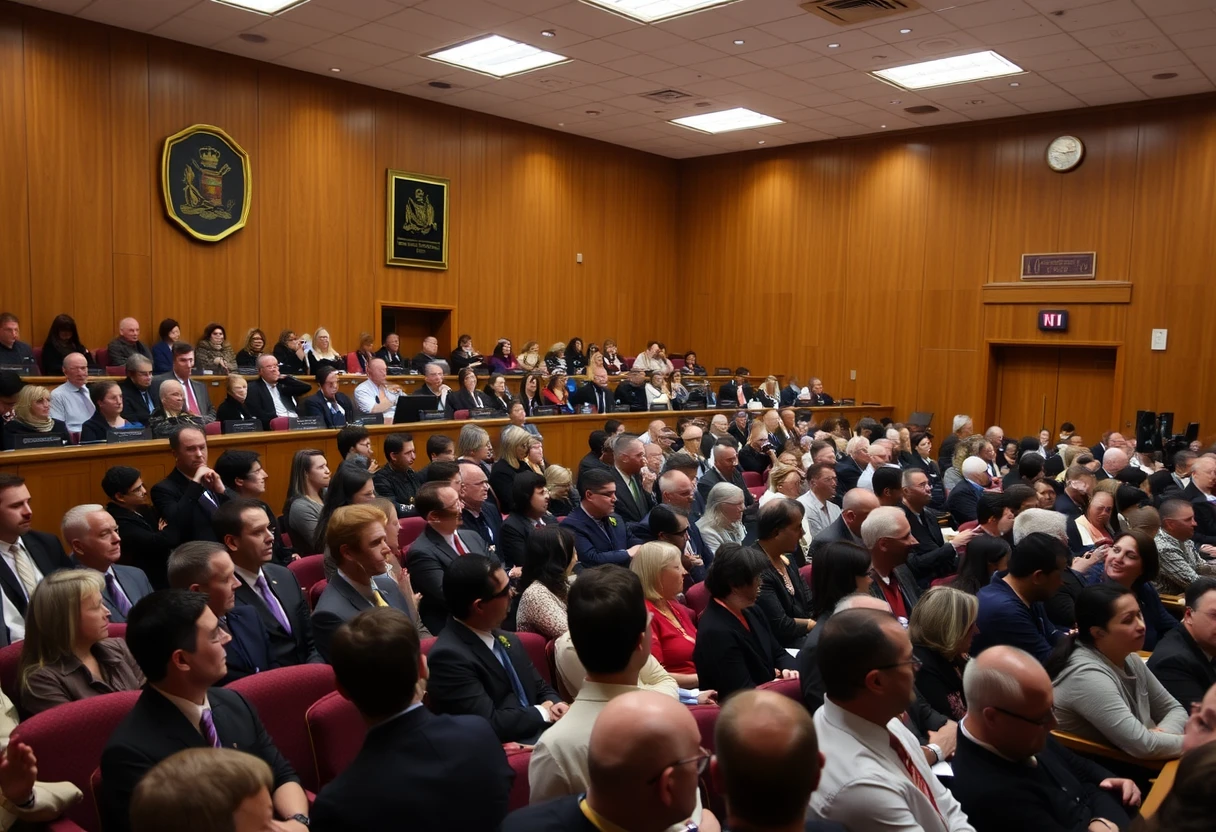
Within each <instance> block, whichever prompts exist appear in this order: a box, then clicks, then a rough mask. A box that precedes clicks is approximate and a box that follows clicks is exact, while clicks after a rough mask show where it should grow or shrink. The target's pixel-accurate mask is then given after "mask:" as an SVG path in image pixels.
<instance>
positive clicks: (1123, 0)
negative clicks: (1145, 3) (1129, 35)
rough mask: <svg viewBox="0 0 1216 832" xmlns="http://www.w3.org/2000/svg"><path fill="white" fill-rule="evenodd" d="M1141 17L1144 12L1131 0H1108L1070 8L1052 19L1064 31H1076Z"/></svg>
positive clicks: (1112, 24)
mask: <svg viewBox="0 0 1216 832" xmlns="http://www.w3.org/2000/svg"><path fill="white" fill-rule="evenodd" d="M1143 17H1144V13H1143V12H1141V11H1140V9H1139V8H1138V7H1137V6H1136V4H1135V3H1133V2H1132V0H1110V1H1109V2H1106V3H1097V4H1095V5H1092V6H1082V7H1080V8H1077V9H1070V10H1069V11H1067V12H1066V13H1064V14H1063V15H1061V16H1059V17H1055V18H1052V19H1053V20H1055V22H1056V25H1057V26H1059V27H1060V28H1061V29H1063V30H1064V31H1066V32H1076V31H1078V30H1080V29H1093V28H1094V27H1096V26H1114V25H1115V24H1117V23H1127V22H1129V21H1132V20H1141V19H1143Z"/></svg>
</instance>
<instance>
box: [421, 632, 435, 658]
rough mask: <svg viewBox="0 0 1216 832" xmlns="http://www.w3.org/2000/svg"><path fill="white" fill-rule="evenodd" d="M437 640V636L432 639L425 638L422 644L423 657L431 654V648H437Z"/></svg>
mask: <svg viewBox="0 0 1216 832" xmlns="http://www.w3.org/2000/svg"><path fill="white" fill-rule="evenodd" d="M436 638H437V637H436V636H431V637H430V638H424V639H423V640H422V644H421V648H422V655H424V656H425V655H427V654H428V653H430V652H431V648H432V647H434V646H435V641H436Z"/></svg>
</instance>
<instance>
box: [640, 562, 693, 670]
mask: <svg viewBox="0 0 1216 832" xmlns="http://www.w3.org/2000/svg"><path fill="white" fill-rule="evenodd" d="M629 568H630V569H631V570H632V571H633V573H634V574H635V575H637V576H638V578H639V579H640V580H641V582H642V592H643V593H644V594H645V595H646V609H647V610H649V611H650V614H651V615H652V616H653V619H652V621H651V639H650V655H652V656H654V657H655V660H656V661H658V663H659V664H661V665H663V669H664V670H666V671H667V672H668V673H670V674H671V675H672V676H673V677H674V678H675V680H676V683H677V684H678V685H679V686H680V687H682V688H684V689H686V690H688V689H693V688H697V687H699V685H698V684H697V666H696V665H695V664H693V661H692V651H693V648H694V647H696V645H697V628H696V625H695V624H693V615H692V611H691V610H689V609H688V608H687V607H685V606H684V605H683V604H681V603H680V602H679V601H678V600H677V598H678V596H679V595H680V593H681V592H683V591H684V575H685V574H686V573H685V570H684V565H683V563H682V559H681V556H680V550H679V549H677V548H676V547H675V546H673V545H671V544H670V543H663V542H661V541H658V540H653V541H651V542H649V543H643V544H642V545H641V546H640V547H639V548H638V551H637V554H635V555H634V556H633V560H631V561H630V562H629Z"/></svg>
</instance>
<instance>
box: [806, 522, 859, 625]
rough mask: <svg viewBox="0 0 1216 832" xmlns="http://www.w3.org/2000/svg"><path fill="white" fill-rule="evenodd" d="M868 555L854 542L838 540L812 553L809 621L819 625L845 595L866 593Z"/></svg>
mask: <svg viewBox="0 0 1216 832" xmlns="http://www.w3.org/2000/svg"><path fill="white" fill-rule="evenodd" d="M873 582H874V579H873V578H871V577H870V553H869V552H867V551H866V550H865V548H863V547H861V546H858V545H857V544H856V543H846V542H844V541H838V542H833V543H829V544H827V545H826V546H823V547H821V548H820V549H819V550H818V551H817V552H815V554H814V556H813V558H812V567H811V618H813V619H815V620H816V621H817V622H819V623H823V620H824V619H825V618H827V617H828V616H829V615H831V614H832V610H834V609H836V605H837V604H839V603H840V601H841V599H842V598H844V597H845V596H848V595H852V594H853V593H855V592H868V591H869V589H870V584H872V583H873Z"/></svg>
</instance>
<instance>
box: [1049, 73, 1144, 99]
mask: <svg viewBox="0 0 1216 832" xmlns="http://www.w3.org/2000/svg"><path fill="white" fill-rule="evenodd" d="M1060 88H1061V89H1063V90H1065V91H1066V92H1069V93H1071V94H1072V95H1081V94H1083V93H1094V92H1131V91H1133V90H1135V89H1136V88H1135V86H1133V85H1132V83H1131V81H1128V80H1127V79H1126V78H1124V77H1123V76H1122V75H1113V76H1110V77H1104V78H1085V79H1083V80H1080V81H1061V82H1060Z"/></svg>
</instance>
